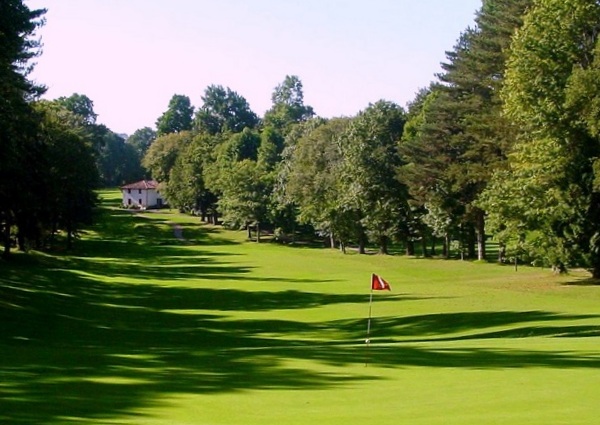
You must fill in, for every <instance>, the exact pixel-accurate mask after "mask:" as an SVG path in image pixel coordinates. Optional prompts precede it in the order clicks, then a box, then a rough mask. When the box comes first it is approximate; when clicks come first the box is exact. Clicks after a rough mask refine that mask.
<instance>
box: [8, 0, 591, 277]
mask: <svg viewBox="0 0 600 425" xmlns="http://www.w3.org/2000/svg"><path fill="white" fill-rule="evenodd" d="M44 13H45V10H30V9H29V8H28V7H27V6H26V5H24V4H23V2H22V1H21V0H9V1H3V2H2V3H1V4H0V35H1V36H2V38H1V41H2V42H1V43H0V93H1V98H0V100H1V101H0V152H1V154H0V155H1V156H0V230H1V234H2V236H1V240H2V245H3V247H4V249H3V253H4V257H5V258H8V257H9V255H10V251H11V250H12V249H21V250H27V249H45V248H48V247H50V246H53V245H54V244H56V241H55V239H56V236H57V235H58V234H61V235H65V236H66V237H64V238H63V239H64V240H66V243H67V244H68V246H69V247H70V245H71V244H72V243H73V238H74V237H76V236H77V234H78V231H79V230H81V229H82V228H83V226H85V225H86V224H88V223H90V222H91V220H93V212H94V207H95V205H96V198H95V190H96V189H97V188H99V187H115V186H120V185H122V184H124V183H127V182H131V181H135V180H139V179H142V178H153V179H156V180H157V181H158V182H159V183H160V185H161V190H162V192H163V193H164V194H165V196H166V199H167V200H168V202H169V204H170V206H171V207H173V208H178V209H179V210H181V211H185V212H189V213H191V214H195V215H198V216H199V218H200V219H202V220H205V221H211V222H213V223H216V222H218V223H220V224H223V225H224V226H228V227H231V228H239V229H247V231H248V232H249V236H253V237H254V238H255V239H256V241H260V234H261V230H263V231H269V232H271V233H272V234H273V235H274V237H275V239H276V240H278V241H284V242H293V241H295V240H296V238H297V237H301V236H303V235H304V236H306V235H310V236H313V237H314V236H317V237H319V238H322V239H323V240H326V241H327V243H328V244H329V245H330V246H331V247H339V248H340V249H342V250H345V249H346V248H347V247H353V248H356V249H357V251H358V252H359V253H365V252H366V249H367V247H375V248H376V249H377V250H378V252H380V253H381V254H388V253H390V247H391V246H401V247H402V249H403V250H404V251H405V253H406V254H407V255H414V254H415V253H417V252H418V253H420V254H421V255H423V256H434V255H442V256H446V257H449V256H450V255H457V254H456V253H458V256H459V257H460V258H470V259H479V260H483V259H486V258H487V257H488V256H487V253H486V246H487V244H486V242H489V241H494V242H495V244H497V246H498V247H499V250H498V260H499V261H503V262H514V261H518V262H520V263H523V264H531V265H535V266H544V267H551V268H552V269H553V270H555V271H556V272H565V271H567V270H568V269H569V268H575V267H583V268H586V269H588V270H589V271H590V272H591V273H592V275H593V277H595V278H598V277H600V161H599V158H600V41H599V34H600V3H599V2H598V1H596V0H484V1H483V2H482V6H481V8H480V10H478V11H477V14H476V19H475V25H474V26H473V27H472V28H466V29H465V30H464V31H463V32H462V33H461V34H460V35H459V37H458V40H457V41H456V44H455V46H454V48H453V49H452V50H451V51H448V52H446V61H445V62H444V63H443V64H442V72H440V73H439V74H438V75H435V76H432V82H431V84H430V85H429V86H428V87H424V88H422V89H420V90H419V91H418V92H417V93H416V95H415V97H414V99H413V100H412V101H411V102H409V103H408V105H406V106H401V105H398V104H396V103H394V102H391V101H388V100H385V99H382V100H378V101H376V102H374V103H371V104H369V105H366V106H365V108H364V109H363V110H361V111H358V112H357V113H356V114H355V115H354V116H345V117H333V118H324V117H320V116H318V115H317V114H316V113H315V111H314V110H313V108H312V107H311V106H310V105H306V104H305V102H304V96H303V85H302V81H301V79H300V77H299V76H296V75H287V76H285V78H284V79H283V81H282V82H281V83H280V84H279V85H277V86H276V87H275V88H274V90H273V93H272V96H271V99H272V106H271V108H270V109H269V110H268V111H267V112H266V113H265V114H264V116H262V117H261V116H258V115H257V114H256V113H255V112H253V111H252V110H251V108H250V105H249V104H248V102H247V101H246V99H245V98H244V97H243V96H242V95H241V94H239V93H237V92H236V91H234V90H233V89H231V88H229V87H223V86H222V85H218V84H214V85H210V86H208V87H207V88H206V89H205V90H204V94H203V96H202V102H203V103H202V105H199V106H193V105H192V104H191V102H190V98H189V97H188V96H186V95H183V94H174V95H173V97H172V98H171V101H170V102H169V104H168V106H167V109H166V111H165V112H164V113H163V114H162V115H161V116H160V117H158V118H157V121H156V128H155V129H152V128H149V127H146V128H142V129H139V130H137V131H136V132H135V133H134V134H132V135H130V136H124V135H119V134H116V133H114V132H113V131H111V130H110V129H109V128H107V127H106V126H104V125H102V124H98V123H97V122H96V114H95V113H94V109H93V101H92V100H91V99H89V98H88V97H87V96H86V95H85V94H78V93H75V94H73V95H72V96H69V97H61V98H58V99H55V100H51V101H50V100H41V97H40V96H41V95H42V94H43V93H44V90H45V87H43V86H40V85H37V84H35V83H34V82H32V81H30V80H29V79H28V75H29V73H30V72H31V67H32V65H31V63H32V60H33V59H34V58H35V57H36V56H38V55H40V54H41V53H42V52H41V46H40V43H39V41H36V40H37V39H36V38H35V31H36V29H37V28H39V27H40V26H41V25H43V23H44ZM373 78H376V76H373ZM398 84H402V82H401V81H399V82H398ZM340 101H343V99H340ZM453 253H454V254H453Z"/></svg>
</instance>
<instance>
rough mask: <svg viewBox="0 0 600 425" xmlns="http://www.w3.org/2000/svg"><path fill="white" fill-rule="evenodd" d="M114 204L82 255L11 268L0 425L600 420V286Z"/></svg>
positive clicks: (16, 262)
mask: <svg viewBox="0 0 600 425" xmlns="http://www.w3.org/2000/svg"><path fill="white" fill-rule="evenodd" d="M102 199H103V204H104V208H103V209H102V212H101V214H102V216H101V219H100V220H99V221H98V224H97V225H96V226H94V227H93V228H92V229H89V230H88V231H86V232H85V234H84V235H83V238H82V240H80V241H78V243H77V246H76V250H75V251H73V252H72V253H68V254H64V253H61V254H60V255H58V254H42V253H32V254H28V255H22V254H17V255H15V257H14V259H13V260H12V261H10V262H4V263H0V422H1V423H6V424H174V425H181V424H211V425H212V424H248V425H252V424H265V423H278V424H290V425H291V424H308V423H324V424H349V423H350V424H353V423H357V424H362V425H364V424H378V425H386V424H428V425H435V424H481V423H485V424H493V423H498V424H500V423H501V424H523V423H527V424H548V423H552V424H590V423H595V422H596V421H597V416H598V414H599V413H600V407H597V406H598V404H597V392H598V390H597V386H598V382H600V344H599V342H600V314H599V313H598V305H600V304H599V301H600V287H599V286H595V285H593V284H591V283H592V282H590V280H589V279H588V276H587V275H586V274H585V273H583V272H579V273H574V274H571V275H569V276H554V275H552V274H551V273H550V271H549V270H541V269H532V268H520V269H519V271H518V272H515V271H514V269H513V268H512V267H510V266H509V267H501V266H497V265H494V264H480V263H472V262H461V261H444V260H431V259H413V258H407V257H399V256H393V257H392V256H379V255H367V256H359V255H355V254H348V255H342V254H340V253H339V252H336V251H331V250H323V249H314V248H297V247H290V246H280V245H275V244H269V243H264V244H258V245H257V244H256V243H248V242H246V241H245V239H244V236H245V234H244V232H229V231H224V230H222V229H220V228H217V227H211V226H206V225H201V224H199V223H198V220H197V218H193V217H187V216H182V215H179V214H176V213H175V212H163V211H161V212H147V213H131V212H128V211H124V210H121V209H118V208H116V207H115V205H116V203H117V202H118V199H117V197H116V195H115V192H103V193H102ZM175 223H177V224H178V225H179V226H180V227H181V229H182V234H183V237H184V238H185V240H178V239H176V238H175V237H174V232H173V224H175ZM371 272H377V273H379V274H381V275H382V276H383V277H384V278H385V279H386V280H387V281H388V282H390V284H391V285H392V292H391V293H388V292H385V293H375V294H374V297H373V298H374V302H373V306H372V311H373V321H372V334H371V341H372V343H371V345H370V346H369V348H368V349H367V347H366V346H365V344H364V342H363V341H364V339H365V333H366V326H367V319H366V316H367V315H368V300H369V277H370V274H371Z"/></svg>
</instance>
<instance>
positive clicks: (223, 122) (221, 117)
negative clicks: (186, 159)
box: [194, 85, 259, 134]
mask: <svg viewBox="0 0 600 425" xmlns="http://www.w3.org/2000/svg"><path fill="white" fill-rule="evenodd" d="M202 101H203V102H204V103H203V105H202V107H201V108H200V109H198V111H197V112H196V115H195V117H194V128H195V129H196V130H198V131H201V132H206V133H208V134H217V133H222V132H224V131H231V132H233V133H239V132H241V131H242V130H244V128H250V129H253V128H255V127H256V126H257V125H258V123H259V119H258V116H257V115H256V114H255V113H254V112H252V110H251V109H250V105H249V104H248V102H247V101H246V99H245V98H244V97H243V96H240V95H239V94H238V93H236V92H235V91H233V90H231V89H230V88H229V87H227V88H226V89H225V88H223V86H215V85H211V86H208V87H207V88H206V90H205V91H204V96H203V97H202Z"/></svg>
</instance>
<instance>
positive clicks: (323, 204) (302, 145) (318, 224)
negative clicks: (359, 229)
mask: <svg viewBox="0 0 600 425" xmlns="http://www.w3.org/2000/svg"><path fill="white" fill-rule="evenodd" d="M312 121H313V122H314V123H313V124H312V125H311V126H309V127H308V129H307V131H306V132H305V134H304V135H303V136H302V137H300V138H299V139H298V141H297V142H296V143H295V145H294V149H293V150H291V155H290V158H289V160H288V161H289V163H288V165H287V172H286V173H285V183H284V187H285V196H286V198H287V200H288V202H290V203H293V204H294V205H296V206H297V208H298V219H299V221H300V222H301V223H306V224H310V225H311V226H313V228H314V229H315V230H316V231H317V232H318V233H319V234H321V235H324V236H328V237H329V238H330V244H331V246H332V248H333V247H334V244H335V240H336V239H337V240H338V241H340V244H341V247H342V249H343V247H344V245H345V244H347V243H348V242H349V239H350V238H351V237H352V235H351V234H350V233H351V232H348V231H346V230H347V228H346V223H347V221H348V220H345V219H344V218H345V217H346V215H345V211H344V210H343V209H342V208H340V204H341V201H340V197H341V194H342V191H341V190H340V188H341V184H342V183H341V175H340V172H341V165H342V159H343V157H342V151H341V146H340V138H341V136H342V134H344V132H345V131H346V129H347V128H348V125H349V124H350V119H349V118H335V119H332V120H329V121H325V120H323V119H320V118H316V119H313V120H312ZM309 123H310V122H309Z"/></svg>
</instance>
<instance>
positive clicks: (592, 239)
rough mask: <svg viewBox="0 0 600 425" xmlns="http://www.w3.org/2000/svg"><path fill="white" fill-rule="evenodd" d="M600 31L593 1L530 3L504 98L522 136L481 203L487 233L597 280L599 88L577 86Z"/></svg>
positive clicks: (599, 11) (590, 68)
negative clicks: (490, 230) (596, 111)
mask: <svg viewBox="0 0 600 425" xmlns="http://www.w3.org/2000/svg"><path fill="white" fill-rule="evenodd" d="M599 29H600V5H599V4H598V3H597V2H596V1H593V0H569V1H560V0H543V1H542V0H539V1H536V2H535V3H534V5H533V7H532V8H531V9H530V11H529V12H528V14H527V15H526V17H525V23H524V25H523V27H522V29H521V30H520V31H519V32H518V33H517V34H516V36H515V38H514V41H513V44H512V45H511V50H510V58H509V60H508V66H507V70H506V83H505V86H504V89H503V91H502V95H503V99H504V100H505V112H506V114H507V116H508V117H509V118H510V119H511V120H512V121H513V122H514V123H516V124H517V125H518V126H519V129H520V132H519V137H518V139H517V142H516V144H515V146H514V148H513V152H512V153H511V154H510V156H509V162H508V165H509V167H508V169H507V170H506V171H503V172H498V173H496V175H495V176H494V180H493V184H492V185H491V186H490V190H489V191H488V192H487V194H486V197H485V198H483V201H484V202H485V205H486V206H487V207H488V208H489V210H490V212H489V214H490V220H491V221H492V222H493V223H495V226H494V229H493V230H494V231H495V232H496V233H498V234H500V235H501V236H502V237H503V238H504V239H505V240H508V241H510V242H511V243H512V244H513V245H514V246H516V247H517V248H519V249H520V250H521V251H522V252H523V253H524V254H525V255H526V256H528V257H529V258H530V259H531V261H535V262H539V263H542V264H546V265H550V266H552V267H553V268H554V269H555V270H557V271H564V270H566V269H567V267H569V266H572V265H585V266H588V267H590V269H591V270H592V274H593V276H594V277H600V236H599V235H600V192H598V189H597V186H596V185H595V184H594V181H595V179H596V169H595V164H596V158H598V157H600V143H599V140H598V137H597V133H595V130H594V125H595V124H594V123H595V120H594V119H593V117H594V112H593V111H594V108H595V106H594V105H595V104H596V103H595V102H597V100H596V99H597V96H596V95H597V91H596V84H591V85H590V86H589V91H588V87H587V86H586V87H583V86H582V83H584V82H585V81H586V79H587V78H588V77H589V76H593V75H594V73H595V71H594V69H595V66H596V65H595V64H594V63H595V62H596V53H597V52H598V50H597V44H598V30H599ZM532 75H535V78H532ZM590 112H591V114H590ZM590 124H591V125H590ZM515 249H516V248H515Z"/></svg>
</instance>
